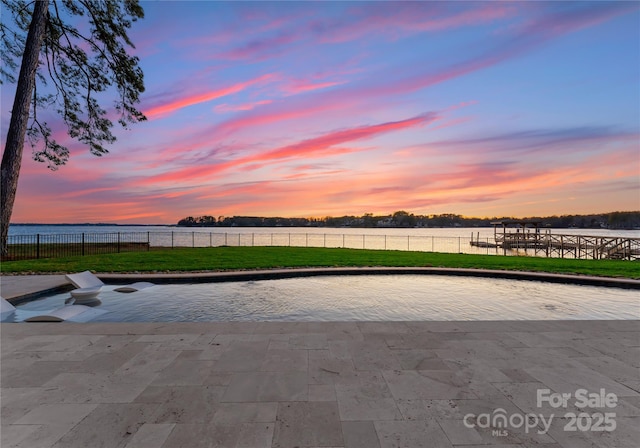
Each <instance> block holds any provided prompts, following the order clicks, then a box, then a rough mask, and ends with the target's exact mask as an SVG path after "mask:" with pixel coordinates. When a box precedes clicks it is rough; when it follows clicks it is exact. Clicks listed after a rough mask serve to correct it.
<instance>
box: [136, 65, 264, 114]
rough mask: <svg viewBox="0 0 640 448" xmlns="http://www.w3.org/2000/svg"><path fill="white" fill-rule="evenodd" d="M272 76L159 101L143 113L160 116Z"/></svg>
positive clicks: (260, 81) (243, 88) (227, 93)
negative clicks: (167, 100)
mask: <svg viewBox="0 0 640 448" xmlns="http://www.w3.org/2000/svg"><path fill="white" fill-rule="evenodd" d="M273 78H274V75H273V74H265V75H262V76H259V77H257V78H254V79H251V80H249V81H245V82H240V83H236V84H233V85H231V86H228V87H224V88H221V89H216V90H212V91H208V92H201V93H196V94H189V95H187V96H185V97H182V98H177V99H174V100H171V101H169V102H159V103H158V104H156V105H154V106H152V107H151V108H149V109H146V110H145V111H144V113H145V115H146V116H147V117H148V118H150V119H154V118H157V117H160V116H165V115H167V114H170V113H172V112H175V111H177V110H180V109H182V108H185V107H189V106H193V105H194V104H200V103H205V102H207V101H211V100H214V99H217V98H221V97H224V96H228V95H232V94H234V93H238V92H241V91H243V90H245V89H247V88H248V87H250V86H253V85H255V84H259V83H263V82H266V81H269V80H272V79H273Z"/></svg>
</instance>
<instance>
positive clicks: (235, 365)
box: [213, 340, 269, 372]
mask: <svg viewBox="0 0 640 448" xmlns="http://www.w3.org/2000/svg"><path fill="white" fill-rule="evenodd" d="M268 346H269V341H268V340H263V341H256V342H244V341H234V342H231V343H230V344H229V346H228V348H227V349H226V350H225V351H224V352H223V353H222V355H221V356H220V358H219V359H218V361H217V362H216V363H215V364H214V366H213V370H217V371H220V372H252V371H256V370H259V369H260V367H261V366H262V362H263V360H264V358H265V356H266V351H267V347H268Z"/></svg>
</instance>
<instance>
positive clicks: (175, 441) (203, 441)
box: [162, 423, 240, 448]
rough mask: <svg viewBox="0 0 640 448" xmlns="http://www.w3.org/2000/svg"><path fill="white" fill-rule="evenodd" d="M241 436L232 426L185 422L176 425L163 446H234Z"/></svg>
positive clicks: (177, 447)
mask: <svg viewBox="0 0 640 448" xmlns="http://www.w3.org/2000/svg"><path fill="white" fill-rule="evenodd" d="M239 436H240V434H239V430H238V428H234V427H232V426H217V425H211V424H206V425H202V424H192V423H185V424H179V425H175V427H174V428H173V431H171V434H169V437H167V440H166V442H165V443H164V445H162V448H234V447H236V446H237V443H238V438H239Z"/></svg>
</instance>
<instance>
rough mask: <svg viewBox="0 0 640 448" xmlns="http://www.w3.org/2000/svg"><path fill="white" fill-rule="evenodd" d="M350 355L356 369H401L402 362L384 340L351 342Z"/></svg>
mask: <svg viewBox="0 0 640 448" xmlns="http://www.w3.org/2000/svg"><path fill="white" fill-rule="evenodd" d="M348 344H349V356H350V358H351V359H352V361H353V365H354V367H355V368H356V370H381V369H400V368H401V367H400V363H399V362H398V360H397V359H396V357H395V356H393V352H392V351H391V350H390V349H389V348H388V347H387V346H386V343H385V342H384V341H380V342H378V343H372V342H367V341H364V342H359V341H354V342H349V343H348Z"/></svg>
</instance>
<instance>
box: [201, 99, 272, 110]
mask: <svg viewBox="0 0 640 448" xmlns="http://www.w3.org/2000/svg"><path fill="white" fill-rule="evenodd" d="M272 102H273V101H272V100H262V101H254V102H253V103H242V104H226V103H225V104H218V105H217V106H216V107H214V108H213V110H214V111H216V112H218V113H226V112H238V111H244V110H252V109H255V108H256V107H258V106H264V105H265V104H271V103H272Z"/></svg>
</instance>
